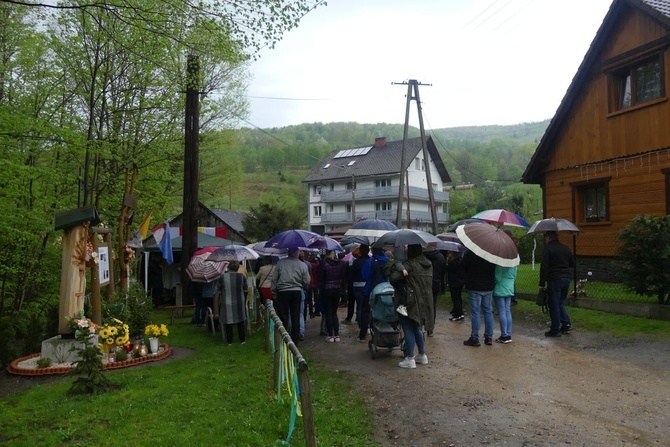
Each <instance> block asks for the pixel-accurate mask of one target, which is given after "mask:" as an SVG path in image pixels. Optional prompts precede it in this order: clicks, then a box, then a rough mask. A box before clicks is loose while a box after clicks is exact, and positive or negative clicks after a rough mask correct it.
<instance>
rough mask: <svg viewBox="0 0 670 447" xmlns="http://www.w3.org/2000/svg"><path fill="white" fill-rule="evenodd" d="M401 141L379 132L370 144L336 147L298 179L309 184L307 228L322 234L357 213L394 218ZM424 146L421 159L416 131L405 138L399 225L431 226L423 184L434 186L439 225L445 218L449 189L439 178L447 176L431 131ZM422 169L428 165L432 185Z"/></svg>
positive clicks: (356, 216) (360, 216)
mask: <svg viewBox="0 0 670 447" xmlns="http://www.w3.org/2000/svg"><path fill="white" fill-rule="evenodd" d="M402 147H403V142H402V140H400V141H388V142H387V141H386V138H385V137H381V138H376V139H375V143H374V144H370V145H366V146H361V147H355V148H350V149H338V150H335V151H333V152H331V153H330V154H328V155H327V156H326V157H325V158H324V159H323V160H321V162H319V164H318V165H316V166H315V167H314V168H313V169H312V171H311V172H310V173H309V174H308V175H307V176H306V177H305V179H304V180H303V183H306V184H307V186H308V196H309V200H308V203H309V229H310V230H311V231H314V232H317V233H319V234H323V233H326V232H328V231H330V230H332V229H334V228H340V227H343V226H346V225H351V224H353V223H354V222H357V221H359V220H361V219H383V220H388V221H391V222H393V223H396V216H397V212H398V197H399V186H400V173H401V169H400V164H401V159H402ZM426 148H427V152H428V155H429V158H428V160H424V157H423V151H422V148H421V138H420V137H419V138H409V139H407V140H406V142H405V166H404V169H403V170H402V172H407V177H406V182H405V186H404V190H403V207H402V223H401V227H402V228H413V229H420V230H426V231H432V230H433V227H432V223H433V221H432V213H431V209H430V201H429V194H428V188H432V190H433V196H434V197H433V198H434V206H435V210H436V214H437V222H438V225H439V226H446V225H447V224H448V222H449V193H448V192H446V191H444V184H445V183H448V182H451V178H450V177H449V173H448V172H447V169H446V167H445V166H444V163H443V161H442V158H441V157H440V154H439V152H438V150H437V147H436V146H435V143H434V142H433V139H432V138H431V137H428V138H426ZM426 169H430V179H431V183H432V184H431V185H428V184H427V183H428V182H427V180H426ZM408 192H409V193H408ZM408 209H409V213H408ZM408 214H409V222H408Z"/></svg>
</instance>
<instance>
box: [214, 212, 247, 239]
mask: <svg viewBox="0 0 670 447" xmlns="http://www.w3.org/2000/svg"><path fill="white" fill-rule="evenodd" d="M210 209H211V211H212V212H213V213H214V214H216V215H217V216H218V217H219V219H221V220H222V221H224V222H225V223H227V224H228V226H229V227H230V228H232V229H233V230H235V231H237V232H238V233H244V225H242V219H244V216H246V215H247V214H248V213H247V212H246V211H235V210H222V209H218V208H210Z"/></svg>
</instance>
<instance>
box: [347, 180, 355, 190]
mask: <svg viewBox="0 0 670 447" xmlns="http://www.w3.org/2000/svg"><path fill="white" fill-rule="evenodd" d="M352 189H356V182H347V191H351V190H352Z"/></svg>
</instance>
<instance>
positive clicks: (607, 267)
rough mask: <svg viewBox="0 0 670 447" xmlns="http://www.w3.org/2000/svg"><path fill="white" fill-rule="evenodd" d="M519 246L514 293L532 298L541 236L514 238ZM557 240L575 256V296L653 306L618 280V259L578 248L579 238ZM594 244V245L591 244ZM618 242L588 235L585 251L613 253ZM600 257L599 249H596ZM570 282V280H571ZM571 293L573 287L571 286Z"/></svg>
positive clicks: (652, 299)
mask: <svg viewBox="0 0 670 447" xmlns="http://www.w3.org/2000/svg"><path fill="white" fill-rule="evenodd" d="M515 237H516V238H517V243H518V245H519V256H520V257H521V265H520V266H519V270H518V274H517V280H516V288H517V292H518V293H523V294H532V295H535V294H536V293H537V290H538V284H539V279H540V262H541V261H542V251H543V249H544V241H543V235H542V234H535V235H528V234H515ZM560 240H561V242H562V243H563V244H565V245H567V246H568V247H569V248H570V250H571V251H573V252H575V251H576V253H577V258H576V278H577V284H576V289H577V296H578V297H579V298H583V299H589V300H603V301H624V302H639V303H655V302H657V298H656V297H655V296H644V295H639V294H637V293H635V292H633V291H631V290H630V289H628V288H627V287H626V286H625V285H624V283H623V279H622V274H621V272H622V269H623V268H624V265H625V263H624V261H623V260H622V259H621V258H620V257H618V256H601V255H600V254H599V253H597V252H596V249H594V248H588V247H587V246H585V245H584V244H581V245H580V236H579V235H578V236H575V237H574V239H573V236H571V235H569V234H561V235H560ZM594 241H595V243H594ZM618 244H619V242H618V240H617V238H616V236H615V235H612V234H607V235H605V234H603V235H593V234H590V235H589V247H607V248H608V250H607V251H610V252H616V247H617V246H618ZM598 250H599V251H600V253H602V251H601V250H602V249H601V248H599V249H598ZM573 282H574V279H573ZM570 288H571V290H572V291H573V293H574V290H575V284H574V283H573V284H571V286H570Z"/></svg>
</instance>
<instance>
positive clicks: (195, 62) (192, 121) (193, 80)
mask: <svg viewBox="0 0 670 447" xmlns="http://www.w3.org/2000/svg"><path fill="white" fill-rule="evenodd" d="M199 86H200V61H199V59H198V56H195V55H189V56H188V60H187V62H186V117H185V123H184V126H185V127H184V130H185V132H184V136H185V138H184V141H185V142H184V201H183V214H182V216H183V223H182V227H183V230H184V231H183V238H182V241H183V244H182V251H181V292H182V296H181V298H182V300H183V299H184V298H186V300H187V302H190V301H189V298H188V297H190V296H191V293H190V292H191V278H190V277H189V276H188V273H187V272H186V267H188V263H189V261H190V260H191V257H192V256H193V253H194V252H195V251H196V249H197V248H198V186H199V184H200V166H199V151H200V142H199V139H200V132H199V130H200V102H199V100H200V97H199V95H200V92H199V91H198V90H199V89H198V87H199ZM168 237H169V235H168ZM178 304H179V303H178Z"/></svg>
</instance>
